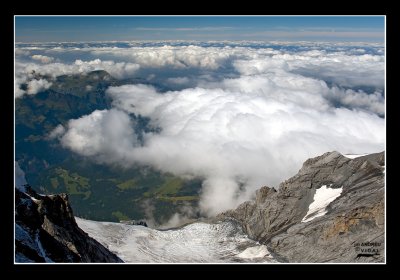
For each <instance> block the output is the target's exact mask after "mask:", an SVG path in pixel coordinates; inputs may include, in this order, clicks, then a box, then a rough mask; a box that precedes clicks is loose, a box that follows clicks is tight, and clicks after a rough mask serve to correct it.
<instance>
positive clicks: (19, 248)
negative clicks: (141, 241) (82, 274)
mask: <svg viewBox="0 0 400 280" xmlns="http://www.w3.org/2000/svg"><path fill="white" fill-rule="evenodd" d="M15 261H16V262H22V263H25V262H65V263H69V262H89V263H91V262H104V263H108V262H122V260H121V259H120V258H119V257H117V256H116V255H115V254H113V253H111V252H110V251H108V249H106V248H105V247H104V246H103V245H101V244H100V243H99V242H97V241H96V240H94V239H93V238H91V237H89V236H88V234H87V233H85V232H84V231H83V230H81V229H80V228H79V227H78V225H77V224H76V221H75V218H74V215H73V213H72V208H71V206H70V204H69V202H68V196H67V195H66V194H60V195H47V196H43V195H39V194H37V193H36V192H34V191H33V190H32V189H31V188H30V187H27V188H26V192H22V191H20V190H18V189H15Z"/></svg>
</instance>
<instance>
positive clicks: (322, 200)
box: [301, 185, 343, 223]
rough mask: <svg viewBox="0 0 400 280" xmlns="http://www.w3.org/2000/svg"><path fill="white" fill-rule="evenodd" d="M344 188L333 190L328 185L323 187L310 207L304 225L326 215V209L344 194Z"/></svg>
mask: <svg viewBox="0 0 400 280" xmlns="http://www.w3.org/2000/svg"><path fill="white" fill-rule="evenodd" d="M342 190H343V187H342V188H338V189H331V188H329V187H327V186H326V185H323V186H322V187H320V188H319V189H317V191H316V192H315V195H314V201H313V202H312V203H311V204H310V206H309V207H308V212H307V214H306V215H305V216H304V218H303V220H302V221H301V222H302V223H306V222H309V221H311V220H313V219H315V218H316V217H320V216H323V215H325V214H326V212H327V211H326V207H327V206H328V205H329V203H331V202H332V201H334V200H335V199H336V198H337V197H339V196H340V194H341V193H342Z"/></svg>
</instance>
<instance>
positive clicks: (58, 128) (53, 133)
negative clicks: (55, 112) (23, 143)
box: [48, 124, 65, 139]
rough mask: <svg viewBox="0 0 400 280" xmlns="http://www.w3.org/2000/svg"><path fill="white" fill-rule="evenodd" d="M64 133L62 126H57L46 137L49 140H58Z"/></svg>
mask: <svg viewBox="0 0 400 280" xmlns="http://www.w3.org/2000/svg"><path fill="white" fill-rule="evenodd" d="M64 133H65V128H64V126H63V125H62V124H59V125H57V126H56V128H54V129H53V130H52V131H51V132H50V133H49V135H48V138H49V139H55V138H58V137H60V136H62V135H64Z"/></svg>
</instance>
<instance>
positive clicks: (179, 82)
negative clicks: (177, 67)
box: [167, 77, 190, 85]
mask: <svg viewBox="0 0 400 280" xmlns="http://www.w3.org/2000/svg"><path fill="white" fill-rule="evenodd" d="M167 82H168V83H171V84H176V85H186V84H188V83H189V82H190V80H189V78H187V77H175V78H168V79H167Z"/></svg>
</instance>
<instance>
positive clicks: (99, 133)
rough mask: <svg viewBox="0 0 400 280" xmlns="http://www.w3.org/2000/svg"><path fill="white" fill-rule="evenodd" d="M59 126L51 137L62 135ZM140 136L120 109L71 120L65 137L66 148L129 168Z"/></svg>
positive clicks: (62, 141)
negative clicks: (132, 153)
mask: <svg viewBox="0 0 400 280" xmlns="http://www.w3.org/2000/svg"><path fill="white" fill-rule="evenodd" d="M60 132H61V133H62V129H61V128H59V127H57V128H56V129H55V130H54V131H53V132H52V133H51V135H53V136H54V135H60ZM136 142H137V139H136V136H135V134H134V132H133V127H132V121H131V120H130V118H129V116H128V115H127V114H126V113H125V112H122V111H120V110H116V109H111V110H109V111H107V110H102V111H99V110H96V111H94V112H93V113H91V114H90V115H86V116H83V117H81V118H79V119H76V120H70V121H69V123H68V130H67V131H66V133H65V134H64V135H62V136H61V143H62V145H63V146H65V147H68V148H70V149H71V150H72V151H74V152H76V153H78V154H81V155H84V156H89V157H93V158H94V159H95V160H96V161H98V162H100V163H111V164H113V163H118V164H119V165H120V166H127V165H130V164H131V163H132V160H133V159H132V156H131V152H132V150H133V147H134V145H135V143H136Z"/></svg>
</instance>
